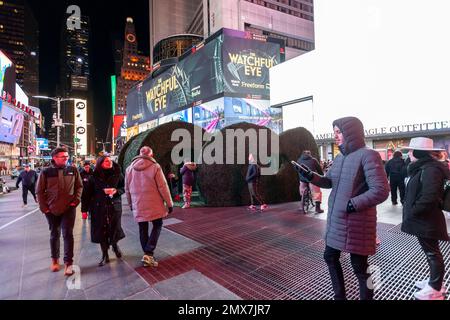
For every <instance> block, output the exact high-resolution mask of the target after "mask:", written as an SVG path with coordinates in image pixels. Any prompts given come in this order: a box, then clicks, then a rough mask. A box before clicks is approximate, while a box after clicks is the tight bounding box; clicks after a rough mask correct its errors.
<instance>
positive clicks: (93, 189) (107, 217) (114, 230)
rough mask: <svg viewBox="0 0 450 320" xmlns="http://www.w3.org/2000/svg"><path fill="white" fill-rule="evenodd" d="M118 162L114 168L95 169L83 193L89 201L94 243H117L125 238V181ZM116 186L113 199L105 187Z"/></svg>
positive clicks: (84, 199)
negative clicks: (122, 222) (123, 203)
mask: <svg viewBox="0 0 450 320" xmlns="http://www.w3.org/2000/svg"><path fill="white" fill-rule="evenodd" d="M124 180H125V179H124V177H123V175H122V173H121V170H120V167H119V165H118V164H117V163H113V168H112V170H101V171H100V172H98V171H97V170H96V171H94V174H93V175H92V176H91V177H90V179H89V183H88V187H87V188H86V190H85V192H84V194H83V197H84V198H83V202H86V203H89V212H90V213H91V241H92V242H94V243H102V242H104V243H109V244H114V243H117V242H118V241H119V240H120V239H123V238H125V233H124V232H123V229H122V224H121V221H122V200H121V196H122V194H124V193H125V181H124ZM105 188H115V189H117V193H116V194H115V195H114V196H113V198H112V199H111V198H110V197H109V196H107V195H106V194H105V192H104V190H103V189H105Z"/></svg>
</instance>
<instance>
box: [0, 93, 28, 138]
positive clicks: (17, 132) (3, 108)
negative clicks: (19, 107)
mask: <svg viewBox="0 0 450 320" xmlns="http://www.w3.org/2000/svg"><path fill="white" fill-rule="evenodd" d="M0 113H1V118H0V120H1V121H0V141H2V142H6V143H11V144H16V143H18V142H19V139H20V136H21V134H22V128H23V123H24V116H23V114H22V113H20V112H18V111H15V110H14V109H13V108H10V107H9V106H7V105H6V104H5V103H4V102H3V101H1V100H0Z"/></svg>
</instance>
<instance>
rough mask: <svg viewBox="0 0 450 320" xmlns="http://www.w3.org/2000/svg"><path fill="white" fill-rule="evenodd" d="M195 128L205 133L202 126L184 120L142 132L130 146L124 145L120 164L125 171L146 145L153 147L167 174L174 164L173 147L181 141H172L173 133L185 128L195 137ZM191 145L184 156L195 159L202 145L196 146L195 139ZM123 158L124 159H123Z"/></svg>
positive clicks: (156, 158)
mask: <svg viewBox="0 0 450 320" xmlns="http://www.w3.org/2000/svg"><path fill="white" fill-rule="evenodd" d="M194 128H197V130H200V131H201V132H202V134H203V132H204V130H203V129H202V128H200V127H196V126H194V125H193V124H191V123H187V122H182V121H174V122H169V123H165V124H162V125H160V126H158V127H156V128H153V129H150V130H147V131H145V132H142V133H141V134H139V135H137V136H135V137H134V139H133V140H132V141H130V144H129V145H128V146H127V145H125V146H124V149H123V150H122V152H121V154H120V156H119V164H120V165H121V166H122V168H123V171H125V170H126V168H128V166H129V165H130V164H131V162H132V160H133V158H134V157H136V156H137V155H139V150H140V149H141V148H142V147H144V146H148V147H150V148H152V150H153V153H154V158H155V160H156V161H157V162H158V163H159V164H160V165H161V167H162V168H163V169H164V173H165V174H167V168H169V167H171V165H172V161H171V154H172V149H173V148H174V147H175V146H176V145H177V144H179V141H175V142H172V141H171V138H172V133H173V132H174V131H175V130H177V129H185V130H186V131H187V132H189V134H190V135H191V136H192V137H194ZM127 144H128V143H127ZM190 147H191V149H190V150H189V151H188V153H189V154H186V155H182V156H183V158H186V157H187V158H191V159H193V157H194V151H195V150H196V149H197V152H198V153H199V152H200V150H201V146H199V147H196V146H195V145H194V140H193V139H192V142H191V143H190ZM121 159H123V160H122V161H121Z"/></svg>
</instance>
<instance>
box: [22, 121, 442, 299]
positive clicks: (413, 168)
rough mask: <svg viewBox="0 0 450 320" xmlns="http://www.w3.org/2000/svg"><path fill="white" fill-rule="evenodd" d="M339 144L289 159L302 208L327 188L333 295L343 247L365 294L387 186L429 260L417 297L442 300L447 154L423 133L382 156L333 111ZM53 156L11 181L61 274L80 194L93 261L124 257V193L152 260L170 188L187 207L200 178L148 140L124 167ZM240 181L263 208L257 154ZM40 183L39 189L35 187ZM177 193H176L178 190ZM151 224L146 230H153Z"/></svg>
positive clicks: (168, 209)
mask: <svg viewBox="0 0 450 320" xmlns="http://www.w3.org/2000/svg"><path fill="white" fill-rule="evenodd" d="M332 127H333V130H334V136H335V143H336V145H337V146H338V148H339V151H340V153H339V154H338V155H337V156H336V157H335V159H334V160H333V161H332V162H331V161H326V162H319V161H318V160H317V159H315V158H314V157H313V156H312V152H311V150H305V151H304V152H303V153H302V155H301V156H300V158H299V159H298V160H297V162H296V163H295V162H293V164H295V168H296V169H297V171H298V174H299V193H300V197H301V202H300V211H301V212H303V213H305V212H304V209H303V205H302V202H303V201H304V196H305V190H307V189H308V188H309V189H310V190H311V196H312V200H313V201H314V203H315V213H318V214H319V213H323V212H324V210H323V209H322V208H321V203H322V192H321V188H325V189H331V193H330V196H329V198H328V212H327V228H326V233H325V249H324V253H323V258H324V261H325V263H326V265H327V266H328V271H329V275H330V280H331V284H332V287H333V291H334V298H335V299H336V300H345V299H346V286H345V280H344V274H343V270H342V266H341V261H340V259H341V253H342V252H346V253H349V254H350V261H351V266H352V268H353V272H354V274H355V276H356V278H357V279H358V283H359V291H360V298H361V299H362V300H371V299H373V296H374V291H373V287H372V286H370V281H369V280H370V279H371V273H370V271H369V270H370V267H369V257H370V256H371V255H374V254H375V253H376V250H377V241H378V240H377V232H376V230H377V205H379V204H381V203H383V202H384V201H385V200H386V199H387V198H388V197H389V193H390V194H391V201H392V204H393V205H397V204H398V194H397V192H398V191H399V193H400V202H401V204H402V205H403V218H402V219H403V222H402V227H401V230H402V231H403V232H405V233H408V234H411V235H413V236H415V237H417V241H418V245H419V246H420V248H421V249H422V251H423V253H424V255H425V257H426V259H427V262H428V265H429V268H430V277H429V278H427V279H424V280H422V281H419V282H417V283H416V284H415V285H416V286H417V288H418V289H420V290H419V291H417V292H416V293H415V294H414V295H415V297H416V298H417V299H420V300H441V299H443V298H444V296H445V294H446V288H445V287H444V286H443V279H444V274H445V264H444V259H443V256H442V252H441V250H440V247H439V241H448V240H450V239H449V237H448V233H447V227H446V222H445V216H444V214H443V209H444V207H445V203H446V202H445V201H447V200H448V199H447V198H448V197H447V196H448V195H449V194H450V191H448V192H447V193H446V191H445V189H444V185H445V183H446V182H448V181H449V180H450V170H449V163H448V157H446V156H445V154H443V152H442V151H443V150H441V149H439V148H435V147H434V146H433V140H431V139H428V138H413V139H411V142H410V145H409V146H407V147H405V148H404V150H408V158H407V159H406V161H405V160H404V159H403V154H402V152H401V151H400V150H399V151H397V152H395V153H394V155H393V158H392V159H391V160H389V161H388V162H387V163H386V164H383V162H382V159H381V156H380V154H379V153H378V152H377V151H375V150H373V149H370V148H368V147H366V144H365V141H364V127H363V124H362V122H361V121H360V120H359V119H357V118H355V117H346V118H341V119H338V120H335V121H334V122H333V124H332ZM51 156H52V161H51V165H50V166H48V167H46V168H44V169H43V170H42V171H41V173H40V174H39V175H38V173H37V172H35V171H34V170H32V169H31V168H30V166H29V165H25V169H24V171H23V172H21V173H20V175H19V177H18V179H17V182H16V186H17V187H18V186H19V184H20V183H22V190H23V193H22V195H23V205H24V206H26V205H27V203H28V202H27V196H28V192H31V194H32V196H33V197H34V199H35V201H36V202H38V204H39V207H40V210H41V211H42V213H44V215H45V217H46V219H47V222H48V225H49V230H50V251H51V258H52V261H51V266H50V269H51V271H53V272H57V271H59V270H60V268H61V265H60V262H59V259H60V252H59V251H60V237H61V233H62V236H63V240H64V257H63V259H64V260H63V262H64V266H65V268H64V274H65V275H66V276H70V275H72V274H73V273H74V270H73V267H72V264H73V255H74V253H73V252H74V236H73V228H74V225H75V216H76V207H77V206H78V205H79V204H80V203H81V212H82V219H83V220H86V219H88V218H89V219H90V221H91V234H90V236H91V241H92V242H93V243H97V244H99V247H100V251H101V258H100V261H99V263H98V265H99V266H104V265H105V264H107V263H109V261H110V257H109V250H110V249H112V251H113V252H114V254H115V256H116V258H117V259H121V258H122V257H123V252H122V250H121V249H120V248H119V241H120V240H122V239H123V238H125V236H126V235H125V233H124V230H123V228H122V222H121V221H122V195H123V194H125V196H126V200H127V203H128V206H129V208H130V210H131V211H132V213H133V216H134V219H135V221H136V223H137V226H138V228H139V239H140V243H141V248H142V253H143V256H142V259H141V261H142V263H143V266H145V267H156V266H158V261H157V260H156V259H155V257H154V252H155V249H156V246H157V244H158V239H159V237H160V234H161V230H162V227H163V221H164V218H166V217H167V216H168V214H170V213H172V212H173V207H174V203H173V200H172V199H174V198H175V197H177V196H178V197H179V192H178V183H179V182H182V194H183V201H184V204H183V209H188V208H190V207H191V202H192V191H193V188H194V187H195V185H196V171H197V165H196V163H194V162H192V161H190V160H189V159H186V160H185V161H184V165H183V166H182V167H181V169H180V170H179V171H178V172H177V170H178V169H174V168H170V169H168V170H166V171H167V172H166V173H164V172H163V169H162V168H161V166H160V165H159V164H158V162H157V161H156V160H155V158H154V154H153V150H152V149H151V148H150V147H147V146H145V147H143V148H142V149H141V150H140V153H139V155H138V156H137V157H135V158H134V159H133V160H132V162H131V165H130V166H129V167H128V168H127V169H126V173H125V176H124V175H123V174H122V170H121V167H120V166H119V164H118V163H116V162H114V161H113V160H112V159H111V157H110V156H108V155H106V154H105V155H103V156H101V157H100V158H98V159H97V160H96V163H95V168H93V167H92V164H91V162H89V161H87V162H84V163H83V167H82V168H77V167H76V166H74V165H69V164H68V160H69V154H68V152H67V150H66V149H64V148H56V149H55V150H53V152H52V154H51ZM248 160H249V166H248V170H247V175H246V177H245V181H246V183H247V185H248V190H249V194H250V207H249V209H250V210H251V211H256V210H257V209H258V208H257V207H256V205H258V206H259V210H260V211H265V210H267V209H268V206H267V204H266V203H265V201H264V199H263V197H262V196H261V194H260V189H259V188H260V187H259V182H260V177H261V168H260V166H259V165H258V163H257V161H256V159H255V157H254V155H253V154H250V155H249V158H248ZM35 190H36V192H35ZM180 200H181V199H180ZM150 223H151V224H152V229H151V231H150V228H149V227H150Z"/></svg>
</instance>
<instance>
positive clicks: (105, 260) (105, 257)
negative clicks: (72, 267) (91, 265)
mask: <svg viewBox="0 0 450 320" xmlns="http://www.w3.org/2000/svg"><path fill="white" fill-rule="evenodd" d="M100 246H101V248H102V260H100V262H99V263H98V266H99V267H103V266H104V265H105V264H107V263H109V255H108V249H109V245H107V244H104V243H102V244H100Z"/></svg>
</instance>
